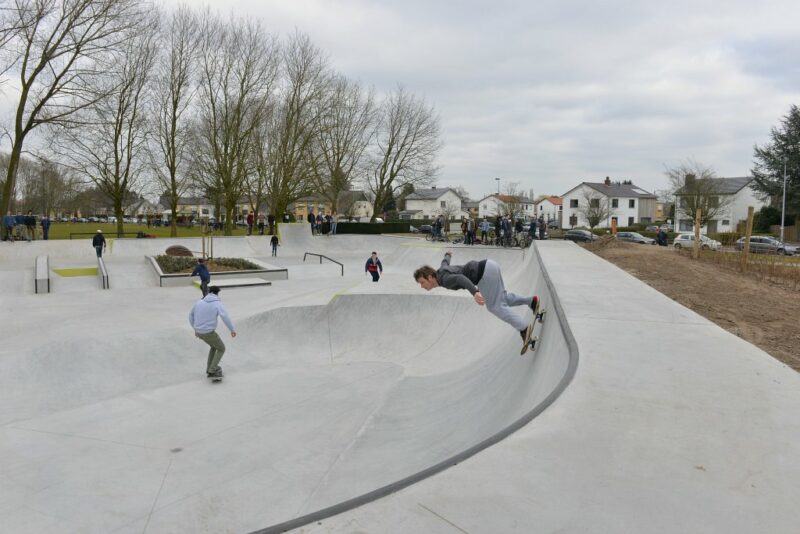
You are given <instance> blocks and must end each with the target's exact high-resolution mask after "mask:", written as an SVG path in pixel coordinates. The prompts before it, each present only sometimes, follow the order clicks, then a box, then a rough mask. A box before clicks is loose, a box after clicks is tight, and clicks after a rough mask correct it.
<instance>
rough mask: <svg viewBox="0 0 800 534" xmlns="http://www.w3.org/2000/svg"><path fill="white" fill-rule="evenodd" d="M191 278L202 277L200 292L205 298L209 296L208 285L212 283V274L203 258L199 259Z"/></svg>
mask: <svg viewBox="0 0 800 534" xmlns="http://www.w3.org/2000/svg"><path fill="white" fill-rule="evenodd" d="M190 276H199V277H200V291H201V292H202V293H203V296H204V297H205V296H206V295H208V283H209V282H210V281H211V273H209V272H208V266H206V261H205V260H204V259H203V258H198V260H197V265H195V267H194V270H192V274H191V275H190Z"/></svg>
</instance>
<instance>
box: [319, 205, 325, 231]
mask: <svg viewBox="0 0 800 534" xmlns="http://www.w3.org/2000/svg"><path fill="white" fill-rule="evenodd" d="M323 222H325V219H323V218H322V212H321V211H320V212H317V235H320V234H322V223H323Z"/></svg>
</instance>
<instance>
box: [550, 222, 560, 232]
mask: <svg viewBox="0 0 800 534" xmlns="http://www.w3.org/2000/svg"><path fill="white" fill-rule="evenodd" d="M547 227H548V228H550V229H551V230H558V229H559V228H561V223H560V222H558V221H556V220H552V221H550V222H549V223H547Z"/></svg>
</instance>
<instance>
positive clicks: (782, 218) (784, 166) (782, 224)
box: [781, 157, 797, 241]
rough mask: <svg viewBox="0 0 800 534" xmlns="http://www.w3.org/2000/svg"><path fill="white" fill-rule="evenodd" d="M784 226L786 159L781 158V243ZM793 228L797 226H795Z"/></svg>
mask: <svg viewBox="0 0 800 534" xmlns="http://www.w3.org/2000/svg"><path fill="white" fill-rule="evenodd" d="M785 225H786V158H785V157H784V158H783V207H782V208H781V241H783V228H784V226H785ZM795 226H797V225H796V224H795Z"/></svg>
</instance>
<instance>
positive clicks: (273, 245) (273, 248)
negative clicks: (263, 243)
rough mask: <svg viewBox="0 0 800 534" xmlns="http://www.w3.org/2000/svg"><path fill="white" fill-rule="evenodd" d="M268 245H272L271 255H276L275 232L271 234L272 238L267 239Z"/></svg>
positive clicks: (276, 239)
mask: <svg viewBox="0 0 800 534" xmlns="http://www.w3.org/2000/svg"><path fill="white" fill-rule="evenodd" d="M269 243H270V245H272V255H273V256H277V255H278V244H279V243H278V236H277V235H276V234H272V239H270V240H269Z"/></svg>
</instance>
